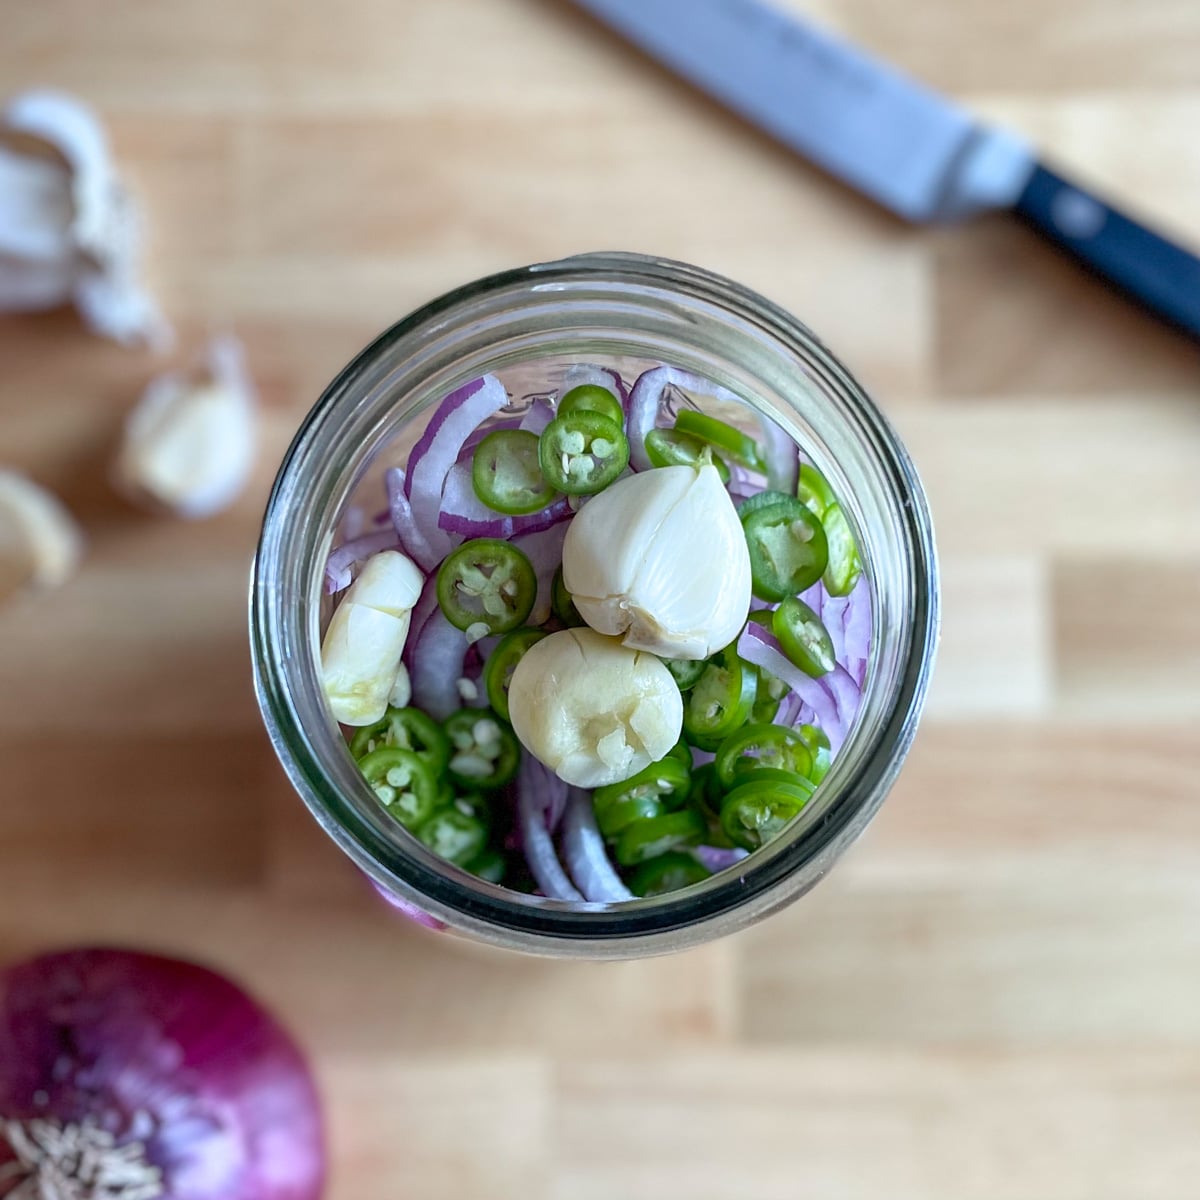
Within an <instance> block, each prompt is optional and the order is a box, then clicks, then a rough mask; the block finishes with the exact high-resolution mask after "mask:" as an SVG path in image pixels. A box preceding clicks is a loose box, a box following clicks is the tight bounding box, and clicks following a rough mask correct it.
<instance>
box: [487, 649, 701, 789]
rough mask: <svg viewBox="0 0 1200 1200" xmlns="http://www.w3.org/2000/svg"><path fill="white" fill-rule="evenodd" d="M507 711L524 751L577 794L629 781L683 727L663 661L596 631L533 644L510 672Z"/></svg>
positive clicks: (680, 703)
mask: <svg viewBox="0 0 1200 1200" xmlns="http://www.w3.org/2000/svg"><path fill="white" fill-rule="evenodd" d="M508 709H509V718H510V720H511V721H512V727H513V732H514V733H515V734H516V735H517V737H518V738H519V739H520V741H521V744H522V745H523V746H524V747H525V749H526V750H528V751H529V753H530V754H532V755H533V756H534V757H535V758H537V759H539V760H540V761H541V762H543V763H544V764H545V765H546V766H547V767H549V768H550V769H551V770H552V771H553V772H554V773H555V774H556V775H558V777H559V778H560V779H562V780H565V781H566V782H567V783H570V784H573V785H574V786H575V787H588V788H593V787H602V786H603V785H605V784H608V783H620V782H621V781H622V780H625V779H629V778H630V777H632V776H633V775H636V774H637V773H638V771H640V770H641V769H642V768H643V767H646V766H649V765H650V763H652V762H657V761H658V759H660V758H662V757H663V756H664V755H665V754H666V753H667V752H668V751H669V750H670V749H671V747H672V746H674V745H675V743H676V742H677V741H679V734H680V731H681V730H682V728H683V698H682V696H681V695H680V694H679V688H678V686H677V685H676V683H675V681H674V679H672V678H671V673H670V671H668V670H667V668H666V667H665V666H663V664H662V662H660V661H659V659H657V658H655V657H654V656H653V655H652V654H642V653H639V652H638V651H636V650H630V649H629V648H628V647H626V646H622V645H621V643H620V642H618V641H617V640H616V638H609V637H602V636H601V635H600V634H598V633H596V632H595V631H594V630H591V629H564V630H561V631H560V632H558V633H552V634H550V636H549V637H545V638H542V640H541V641H539V642H536V643H535V644H534V645H532V646H531V647H530V648H529V649H528V650H527V651H526V652H525V654H524V655H523V656H522V658H521V660H520V662H518V663H517V666H516V669H515V670H514V671H513V675H512V680H511V682H510V684H509V689H508Z"/></svg>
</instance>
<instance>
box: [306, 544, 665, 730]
mask: <svg viewBox="0 0 1200 1200" xmlns="http://www.w3.org/2000/svg"><path fill="white" fill-rule="evenodd" d="M424 582H425V580H424V579H423V577H422V575H421V572H420V571H419V570H418V569H417V567H416V564H415V563H413V561H412V559H410V558H408V557H407V556H406V555H404V554H401V553H400V551H399V550H384V551H381V552H380V553H379V554H376V555H374V556H373V557H372V558H370V559H368V560H367V564H366V566H364V567H363V569H362V571H361V572H360V574H359V576H358V578H357V579H356V580H355V581H354V582H353V583H352V584H351V585H350V587H349V588H348V589H347V591H346V595H345V597H344V599H343V600H342V602H341V604H339V605H338V607H337V610H336V611H335V612H334V614H333V617H332V619H331V620H330V622H329V628H328V629H326V630H325V638H324V640H323V641H322V643H321V678H322V684H323V686H324V689H325V697H326V699H327V700H328V701H329V707H330V709H331V710H332V712H333V715H334V717H335V718H337V720H339V721H340V722H341V723H342V724H343V725H371V724H373V723H374V722H376V721H378V720H379V719H380V718H381V717H382V716H383V714H384V713H385V712H386V711H387V706H388V699H389V697H390V696H392V695H393V693H394V692H395V691H396V689H397V687H398V686H399V687H400V690H401V691H403V685H402V684H399V677H400V672H401V671H402V670H403V666H402V664H401V662H400V656H401V654H403V652H404V643H405V642H406V641H407V640H408V626H409V622H410V620H411V618H412V607H413V605H414V604H416V602H417V598H418V597H419V596H420V595H421V587H422V585H423V584H424ZM663 669H664V670H666V668H665V667H664V668H663ZM407 679H408V674H407V672H405V674H404V680H405V682H407Z"/></svg>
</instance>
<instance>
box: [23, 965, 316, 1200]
mask: <svg viewBox="0 0 1200 1200" xmlns="http://www.w3.org/2000/svg"><path fill="white" fill-rule="evenodd" d="M0 1164H3V1165H0V1190H2V1191H3V1193H4V1194H5V1195H7V1196H10V1197H12V1198H13V1200H15V1198H17V1197H21V1198H25V1197H28V1198H30V1200H50V1198H60V1197H61V1198H64V1200H65V1198H70V1197H79V1198H85V1197H93V1198H95V1200H99V1198H100V1197H104V1198H106V1200H154V1198H155V1197H162V1198H163V1200H169V1198H172V1197H174V1198H177V1200H184V1198H185V1197H186V1200H317V1198H318V1197H319V1196H320V1194H321V1191H322V1187H323V1184H324V1177H325V1151H324V1133H323V1129H322V1122H321V1114H320V1109H319V1104H318V1100H317V1095H316V1091H315V1089H314V1087H313V1082H312V1078H311V1076H310V1075H309V1072H308V1068H307V1066H306V1064H305V1061H304V1057H303V1055H302V1054H301V1052H300V1050H299V1049H298V1048H297V1046H296V1044H295V1042H293V1041H292V1039H291V1038H290V1037H289V1036H288V1034H287V1033H286V1032H285V1031H284V1030H283V1029H282V1028H281V1027H280V1026H279V1025H278V1024H277V1023H276V1021H275V1020H274V1019H273V1018H272V1017H271V1016H270V1015H269V1014H268V1013H267V1012H265V1011H264V1010H263V1009H262V1008H261V1007H260V1006H259V1005H258V1004H257V1003H256V1002H255V1001H254V1000H252V999H251V998H250V997H249V996H247V995H245V993H243V992H242V991H241V990H239V989H238V988H237V987H235V986H234V985H233V984H232V983H230V982H229V981H228V980H226V979H223V978H221V976H219V975H216V974H214V973H213V972H211V971H208V970H205V969H204V968H203V967H198V966H195V965H193V964H191V963H185V962H178V961H175V960H173V959H168V958H159V957H156V956H152V955H148V954H135V953H131V952H128V951H124V950H109V949H86V950H71V951H66V952H60V953H56V954H48V955H45V956H43V957H41V958H35V959H32V960H30V961H28V962H24V963H21V964H19V965H17V966H14V967H9V968H8V969H7V970H6V971H4V972H3V973H0Z"/></svg>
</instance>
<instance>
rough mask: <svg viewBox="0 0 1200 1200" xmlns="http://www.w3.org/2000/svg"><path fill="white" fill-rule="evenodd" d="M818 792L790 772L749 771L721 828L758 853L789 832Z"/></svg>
mask: <svg viewBox="0 0 1200 1200" xmlns="http://www.w3.org/2000/svg"><path fill="white" fill-rule="evenodd" d="M815 790H816V788H815V787H814V786H813V784H812V783H810V782H809V781H808V780H807V779H804V778H802V777H801V776H799V775H794V774H792V772H790V771H775V770H771V769H770V768H767V767H760V768H758V769H757V770H754V771H749V772H747V773H746V774H745V775H744V776H743V777H742V782H740V783H739V784H738V785H737V787H735V788H734V789H733V790H732V791H731V792H729V793H728V794H727V795H726V797H725V800H724V803H723V804H722V805H721V828H722V829H723V830H724V831H725V833H726V835H727V836H728V837H729V839H730V841H732V842H733V843H734V844H735V845H738V846H741V847H743V848H744V849H746V850H757V849H758V848H759V846H762V845H765V844H766V843H767V842H769V841H770V840H771V839H772V838H773V837H775V836H776V835H777V834H779V833H780V832H782V831H783V829H784V828H786V826H787V824H788V822H789V821H791V820H792V818H793V817H795V816H796V815H797V813H799V812H800V810H801V809H802V808H803V807H804V806H805V805H806V804H807V803H808V801H809V798H810V797H811V796H812V794H813V792H814V791H815Z"/></svg>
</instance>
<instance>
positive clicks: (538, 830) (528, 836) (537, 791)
mask: <svg viewBox="0 0 1200 1200" xmlns="http://www.w3.org/2000/svg"><path fill="white" fill-rule="evenodd" d="M517 789H518V796H517V820H518V822H519V825H520V830H521V848H522V850H523V851H524V853H525V861H526V862H527V863H528V864H529V870H530V871H531V872H532V873H533V877H534V879H536V880H537V884H538V887H540V888H541V889H542V894H543V895H545V896H548V897H549V898H550V899H551V900H578V901H581V900H582V899H583V896H582V895H581V894H580V893H579V892H578V891H577V890H576V888H575V886H574V885H573V884H572V883H571V881H570V879H568V878H567V873H566V871H564V870H563V866H562V863H561V862H559V859H558V852H557V851H556V850H555V849H554V841H553V839H552V838H551V836H550V830H549V828H548V827H547V812H548V810H550V809H552V808H557V809H558V810H559V811H560V812H561V811H562V809H563V807H564V806H565V805H566V801H567V785H566V784H565V783H563V781H562V780H561V779H559V777H558V776H557V775H555V774H554V772H553V771H550V770H548V769H547V768H546V767H544V766H543V765H542V764H541V763H540V762H538V760H537V759H536V758H534V757H533V755H532V754H524V753H523V754H522V755H521V766H520V770H519V771H518V772H517Z"/></svg>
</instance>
